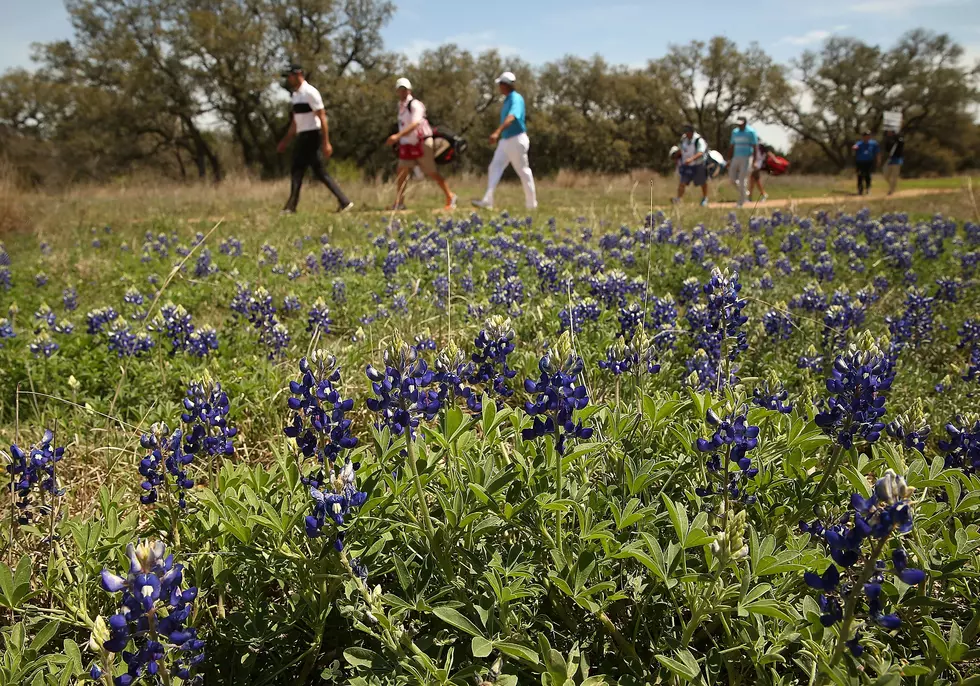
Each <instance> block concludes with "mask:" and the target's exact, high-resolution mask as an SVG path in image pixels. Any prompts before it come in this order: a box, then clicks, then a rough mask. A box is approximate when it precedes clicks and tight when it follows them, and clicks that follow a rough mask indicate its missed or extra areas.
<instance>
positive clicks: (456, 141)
mask: <svg viewBox="0 0 980 686" xmlns="http://www.w3.org/2000/svg"><path fill="white" fill-rule="evenodd" d="M432 143H433V146H434V147H435V153H436V164H449V163H450V162H454V161H456V159H457V158H458V157H459V156H460V155H462V154H463V153H464V152H466V148H467V147H468V144H467V143H466V139H465V138H463V137H462V136H460V135H458V134H456V133H455V132H454V131H453V130H452V129H450V128H449V127H448V126H444V125H442V124H439V125H435V126H433V127H432Z"/></svg>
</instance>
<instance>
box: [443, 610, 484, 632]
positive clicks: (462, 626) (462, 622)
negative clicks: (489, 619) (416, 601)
mask: <svg viewBox="0 0 980 686" xmlns="http://www.w3.org/2000/svg"><path fill="white" fill-rule="evenodd" d="M432 614H434V615H435V616H436V617H438V618H439V619H441V620H442V621H444V622H445V623H446V624H451V625H452V626H454V627H456V628H457V629H459V630H460V631H464V632H466V633H468V634H469V635H470V636H478V637H480V638H484V635H483V632H482V631H480V629H479V627H477V626H476V624H474V623H473V622H471V621H470V620H468V619H467V618H466V617H465V616H463V615H462V614H461V613H460V612H459V610H456V609H455V608H452V607H448V606H445V605H443V606H441V607H435V608H432Z"/></svg>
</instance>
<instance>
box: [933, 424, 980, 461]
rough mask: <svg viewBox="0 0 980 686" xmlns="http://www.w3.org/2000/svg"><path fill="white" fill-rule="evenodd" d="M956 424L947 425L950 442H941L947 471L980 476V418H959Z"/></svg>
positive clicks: (940, 446) (940, 447)
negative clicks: (960, 470) (959, 471)
mask: <svg viewBox="0 0 980 686" xmlns="http://www.w3.org/2000/svg"><path fill="white" fill-rule="evenodd" d="M954 421H955V422H956V423H955V424H954V423H953V422H949V423H947V424H946V433H947V434H949V439H948V440H942V439H940V441H939V450H940V452H942V453H943V462H944V463H945V466H946V468H947V469H962V470H963V471H964V472H966V473H967V474H971V475H973V474H980V417H978V416H975V415H972V416H967V417H957V418H956V419H955V420H954Z"/></svg>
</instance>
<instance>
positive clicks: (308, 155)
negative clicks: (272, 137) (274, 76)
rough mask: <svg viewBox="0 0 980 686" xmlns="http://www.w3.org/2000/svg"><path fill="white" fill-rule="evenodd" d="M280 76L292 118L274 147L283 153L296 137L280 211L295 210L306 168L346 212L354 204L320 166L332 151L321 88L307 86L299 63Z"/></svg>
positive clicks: (338, 209)
mask: <svg viewBox="0 0 980 686" xmlns="http://www.w3.org/2000/svg"><path fill="white" fill-rule="evenodd" d="M282 75H283V76H284V77H285V78H286V83H287V85H288V86H289V90H291V91H292V98H291V100H292V109H293V118H292V121H291V122H290V124H289V131H287V132H286V136H285V137H284V138H283V139H282V140H281V141H279V146H278V148H277V150H278V151H279V152H280V153H283V152H285V151H286V147H287V146H288V145H289V143H290V141H292V140H293V139H294V138H295V139H296V146H295V147H294V148H293V165H292V182H291V184H290V191H289V200H287V201H286V206H285V207H284V208H283V210H282V212H283V214H293V213H295V212H296V205H297V204H298V203H299V191H300V189H301V188H302V187H303V177H304V176H306V170H307V168H310V169H312V170H313V176H314V177H315V178H316V179H318V180H320V181H322V182H323V184H324V185H325V186H326V187H327V188H329V189H330V192H331V193H333V194H334V197H336V198H337V202H338V203H339V206H338V208H337V211H338V212H346V211H347V210H349V209H351V208H352V207H354V203H352V202H351V201H350V200H349V199H348V198H347V196H346V195H344V192H343V191H342V190H340V186H338V185H337V182H336V181H334V180H333V179H332V178H330V176H329V175H328V174H327V171H326V170H325V169H324V168H323V160H324V159H329V158H330V156H331V155H332V154H333V146H332V145H330V130H329V128H328V127H327V115H326V112H324V109H323V98H321V97H320V91H318V90H317V89H316V88H314V87H313V86H311V85H310V83H309V82H308V81H307V80H306V77H305V76H304V74H303V67H301V66H300V65H298V64H291V65H290V66H289V69H287V70H286V71H284V72H283V73H282ZM321 155H322V157H321Z"/></svg>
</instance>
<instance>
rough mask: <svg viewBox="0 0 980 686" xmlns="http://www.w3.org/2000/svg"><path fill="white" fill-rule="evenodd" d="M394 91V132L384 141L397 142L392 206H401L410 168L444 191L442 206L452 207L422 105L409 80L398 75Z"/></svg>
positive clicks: (393, 143) (391, 143) (402, 205)
mask: <svg viewBox="0 0 980 686" xmlns="http://www.w3.org/2000/svg"><path fill="white" fill-rule="evenodd" d="M395 90H396V91H398V132H397V133H393V134H391V135H390V136H388V141H387V144H388V145H395V144H396V143H397V144H398V179H397V183H396V187H397V190H396V191H395V204H394V205H393V206H392V209H393V210H404V209H405V187H406V186H407V185H408V175H409V174H411V173H412V170H413V169H416V168H418V169H421V170H422V173H423V174H425V175H426V176H428V177H429V178H430V179H432V180H433V181H435V182H436V183H437V184H438V185H439V188H441V189H442V192H443V193H445V194H446V206H445V207H444V208H443V210H446V211H451V210H454V209H456V195H455V194H454V193H453V192H452V191H451V190H449V184H447V183H446V180H445V179H444V178H442V175H441V174H440V173H439V171H438V170H437V169H436V153H435V146H434V144H433V141H432V126H431V125H430V124H429V120H428V119H426V117H425V105H424V104H423V103H422V101H421V100H419V99H418V98H416V97H415V96H413V95H412V82H411V81H409V80H408V79H406V78H405V77H402V78H400V79H398V80H397V81H395Z"/></svg>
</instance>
